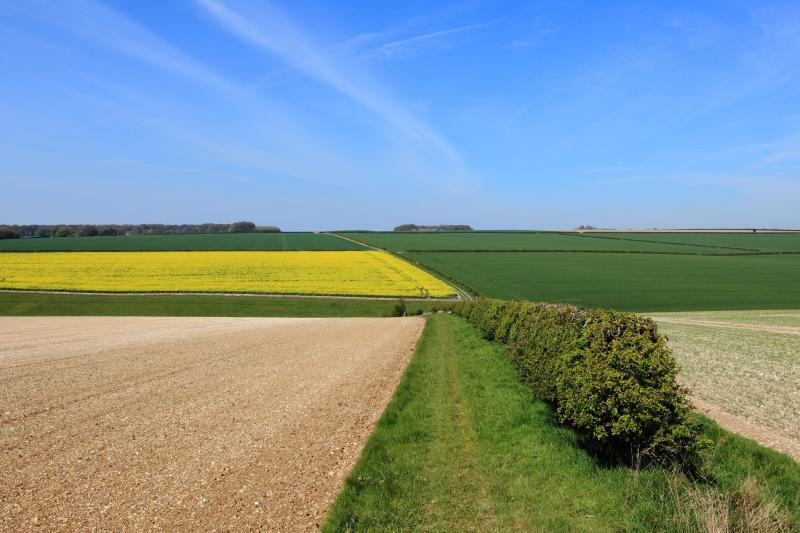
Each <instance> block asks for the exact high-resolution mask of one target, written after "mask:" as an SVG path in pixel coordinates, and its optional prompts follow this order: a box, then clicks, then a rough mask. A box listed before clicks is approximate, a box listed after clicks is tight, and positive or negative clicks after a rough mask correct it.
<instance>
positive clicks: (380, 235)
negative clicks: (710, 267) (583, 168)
mask: <svg viewBox="0 0 800 533" xmlns="http://www.w3.org/2000/svg"><path fill="white" fill-rule="evenodd" d="M341 235H343V236H346V237H348V238H350V239H353V240H356V241H359V242H363V243H366V244H369V245H370V246H375V247H378V248H383V249H385V250H389V251H392V252H406V251H512V250H513V251H517V250H520V251H521V250H525V251H573V250H574V251H609V252H645V253H646V252H649V253H687V254H688V253H691V254H696V253H714V252H716V251H719V249H715V248H713V247H697V246H690V245H682V244H669V243H652V242H645V241H625V240H622V239H602V238H591V237H586V236H584V235H582V234H578V233H552V232H524V231H498V232H490V231H476V232H464V231H461V232H419V233H404V232H364V233H342V234H341Z"/></svg>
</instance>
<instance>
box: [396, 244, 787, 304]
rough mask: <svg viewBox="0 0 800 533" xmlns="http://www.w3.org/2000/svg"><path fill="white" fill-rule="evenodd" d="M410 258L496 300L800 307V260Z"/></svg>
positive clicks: (442, 254) (762, 257) (582, 255)
mask: <svg viewBox="0 0 800 533" xmlns="http://www.w3.org/2000/svg"><path fill="white" fill-rule="evenodd" d="M407 257H409V258H411V259H414V260H417V261H419V262H420V263H421V264H423V265H426V266H429V267H431V268H433V269H434V270H436V271H437V272H442V273H445V274H448V275H450V276H453V277H454V278H457V279H458V280H461V281H462V282H463V283H465V284H466V285H467V286H469V287H471V288H472V289H473V290H475V291H477V292H478V293H480V294H483V295H486V296H491V297H495V298H506V299H512V300H522V299H527V300H534V301H544V302H551V303H571V304H575V305H581V306H588V307H610V308H614V309H624V310H630V311H690V310H725V309H791V308H799V307H800V255H747V256H687V255H649V254H597V253H525V252H518V253H514V252H498V253H481V252H476V253H471V252H450V253H448V252H421V253H409V254H407ZM754 273H757V275H754Z"/></svg>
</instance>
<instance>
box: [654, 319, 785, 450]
mask: <svg viewBox="0 0 800 533" xmlns="http://www.w3.org/2000/svg"><path fill="white" fill-rule="evenodd" d="M653 318H654V319H656V321H657V322H658V323H659V330H660V331H661V332H662V333H664V334H666V335H667V337H668V338H669V343H670V346H671V347H672V348H673V350H674V352H675V356H676V358H677V359H678V362H679V363H680V365H681V367H682V371H681V381H682V383H683V384H684V385H686V386H687V387H689V388H690V389H691V391H692V394H693V395H694V396H695V397H697V398H698V399H700V400H702V401H703V402H706V403H708V404H711V405H713V406H715V407H717V408H719V409H720V410H722V411H724V412H726V413H729V414H731V415H734V416H737V417H741V418H743V419H744V420H746V421H747V422H749V423H750V424H754V425H756V426H758V427H759V428H763V429H764V430H766V431H767V432H775V433H777V434H778V435H779V436H784V437H788V438H789V439H792V440H793V441H794V442H795V443H797V444H798V445H800V310H790V311H718V312H696V313H660V314H657V315H653ZM753 437H756V436H753Z"/></svg>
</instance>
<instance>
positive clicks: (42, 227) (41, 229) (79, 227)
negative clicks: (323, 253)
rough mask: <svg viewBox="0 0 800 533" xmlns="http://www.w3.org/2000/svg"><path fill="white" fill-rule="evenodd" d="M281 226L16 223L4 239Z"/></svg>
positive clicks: (4, 230) (1, 230)
mask: <svg viewBox="0 0 800 533" xmlns="http://www.w3.org/2000/svg"><path fill="white" fill-rule="evenodd" d="M279 231H281V230H280V228H279V227H277V226H256V224H255V223H253V222H249V221H246V220H241V221H238V222H232V223H230V224H214V223H206V224H13V225H8V226H0V239H18V238H20V237H95V236H101V235H104V236H113V235H175V234H186V233H277V232H279Z"/></svg>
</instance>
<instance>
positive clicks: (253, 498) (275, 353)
mask: <svg viewBox="0 0 800 533" xmlns="http://www.w3.org/2000/svg"><path fill="white" fill-rule="evenodd" d="M423 325H424V321H423V320H422V319H420V318H386V319H376V318H341V319H285V318H144V317H141V318H140V317H135V318H121V317H103V318H93V317H37V318H28V317H10V318H0V529H3V530H29V529H41V530H54V529H61V530H78V529H79V530H90V529H93V528H96V529H99V530H117V531H122V530H143V529H155V530H190V529H191V530H198V529H202V530H214V529H216V530H275V531H304V530H305V531H307V530H314V529H316V527H317V524H318V523H319V522H320V521H321V520H322V518H323V517H324V514H325V511H326V509H327V507H328V506H329V505H330V503H331V502H332V500H333V498H334V497H335V496H336V494H337V492H338V490H339V489H340V487H341V485H342V483H343V480H344V478H345V477H346V475H347V473H348V472H349V471H350V469H351V467H352V466H353V464H354V462H355V461H356V459H357V457H358V454H359V452H360V450H361V448H362V446H363V445H364V442H365V441H366V439H367V437H368V436H369V434H370V432H371V430H372V428H373V426H374V424H375V422H376V421H377V419H378V417H379V416H380V413H381V412H382V410H383V408H384V407H385V405H386V403H387V402H388V400H389V398H390V396H391V394H392V391H393V390H394V388H395V386H396V384H397V381H398V380H399V377H400V374H401V373H402V371H403V369H404V368H405V365H406V363H407V361H408V358H409V356H410V354H411V351H412V349H413V347H414V344H415V343H416V340H417V338H418V336H419V334H420V333H421V331H422V328H423Z"/></svg>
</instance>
